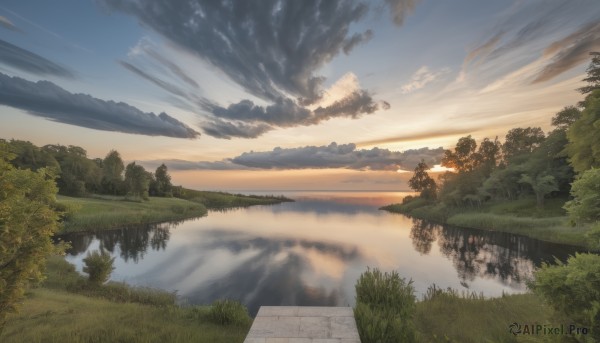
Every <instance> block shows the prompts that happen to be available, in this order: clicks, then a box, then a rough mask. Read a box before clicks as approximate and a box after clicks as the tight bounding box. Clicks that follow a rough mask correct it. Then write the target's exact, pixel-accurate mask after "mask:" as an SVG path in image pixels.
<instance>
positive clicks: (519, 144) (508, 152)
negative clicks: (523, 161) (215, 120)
mask: <svg viewBox="0 0 600 343" xmlns="http://www.w3.org/2000/svg"><path fill="white" fill-rule="evenodd" d="M545 138H546V136H545V135H544V131H542V129H541V128H539V127H527V128H525V129H523V128H520V127H519V128H515V129H511V130H510V131H508V133H507V134H506V139H505V141H504V144H503V145H502V154H503V155H504V160H505V161H510V160H511V159H512V158H513V157H516V156H518V155H522V154H527V153H531V152H532V151H533V150H535V148H537V147H539V146H540V145H541V144H542V142H543V141H544V139H545Z"/></svg>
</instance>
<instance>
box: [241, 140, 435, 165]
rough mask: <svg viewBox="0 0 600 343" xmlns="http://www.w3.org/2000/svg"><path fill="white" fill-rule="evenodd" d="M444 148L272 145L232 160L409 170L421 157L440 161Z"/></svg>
mask: <svg viewBox="0 0 600 343" xmlns="http://www.w3.org/2000/svg"><path fill="white" fill-rule="evenodd" d="M442 154H443V149H442V148H438V149H433V150H431V149H429V148H423V149H418V150H407V151H405V152H398V151H390V150H388V149H380V148H373V149H370V150H366V149H356V145H355V144H341V145H338V144H336V143H331V144H330V145H328V146H306V147H302V148H289V149H282V148H279V147H278V148H275V149H273V150H272V151H265V152H245V153H243V154H241V155H239V156H237V157H234V158H232V159H231V162H233V163H235V164H239V165H242V166H246V167H252V168H260V169H308V168H348V169H357V170H394V171H395V170H398V169H412V168H414V166H416V164H417V163H419V162H420V161H421V158H423V159H425V160H426V162H427V163H432V164H433V163H439V161H440V160H441V157H442Z"/></svg>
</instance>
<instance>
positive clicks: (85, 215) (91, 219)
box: [57, 189, 292, 233]
mask: <svg viewBox="0 0 600 343" xmlns="http://www.w3.org/2000/svg"><path fill="white" fill-rule="evenodd" d="M57 200H58V202H59V203H60V204H62V206H63V207H65V209H66V210H67V215H66V218H65V220H64V223H63V228H62V233H67V232H76V231H96V230H104V229H112V228H116V227H123V226H127V225H140V224H150V223H159V222H167V221H175V220H182V219H188V218H194V217H201V216H204V215H206V214H207V212H208V210H223V209H228V208H236V207H247V206H254V205H272V204H278V203H281V202H284V201H292V200H290V199H287V198H285V197H282V196H279V197H275V196H255V195H242V194H229V193H223V192H208V191H196V190H191V189H184V195H183V196H182V198H161V197H150V198H149V199H148V200H146V201H141V200H132V199H128V198H127V197H123V196H110V195H91V196H90V197H87V198H74V197H68V196H64V195H59V196H57Z"/></svg>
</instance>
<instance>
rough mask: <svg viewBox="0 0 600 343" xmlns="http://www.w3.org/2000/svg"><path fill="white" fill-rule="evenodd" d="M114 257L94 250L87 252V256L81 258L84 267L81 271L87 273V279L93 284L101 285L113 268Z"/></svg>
mask: <svg viewBox="0 0 600 343" xmlns="http://www.w3.org/2000/svg"><path fill="white" fill-rule="evenodd" d="M114 261H115V258H114V257H112V258H111V257H110V255H109V254H107V253H105V252H102V253H99V252H98V251H97V250H94V251H93V252H92V253H91V254H90V253H89V252H88V254H87V257H86V258H84V259H83V263H84V264H85V267H83V272H84V273H88V275H89V281H90V282H91V283H93V284H98V285H101V284H103V283H105V282H106V281H108V278H109V277H110V273H112V271H113V270H114V269H115V267H113V262H114Z"/></svg>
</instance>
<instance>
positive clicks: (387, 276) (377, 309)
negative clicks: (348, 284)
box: [354, 268, 416, 343]
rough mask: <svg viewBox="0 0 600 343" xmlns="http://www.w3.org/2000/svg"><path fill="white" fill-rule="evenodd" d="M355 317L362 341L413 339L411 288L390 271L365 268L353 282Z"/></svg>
mask: <svg viewBox="0 0 600 343" xmlns="http://www.w3.org/2000/svg"><path fill="white" fill-rule="evenodd" d="M355 287H356V307H355V309H354V315H355V317H356V322H357V327H358V331H359V334H360V337H361V341H362V342H363V343H370V342H373V343H375V342H414V340H415V329H414V327H413V323H412V318H413V315H414V313H415V300H416V299H415V289H414V287H413V285H412V280H411V281H408V282H406V280H405V279H403V278H401V277H400V275H399V274H398V273H397V272H395V271H393V272H391V273H387V272H386V273H382V272H381V271H379V270H378V269H377V268H375V269H373V270H370V269H367V271H366V272H365V273H363V274H361V276H360V277H359V279H358V281H357V282H356V286H355Z"/></svg>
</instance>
